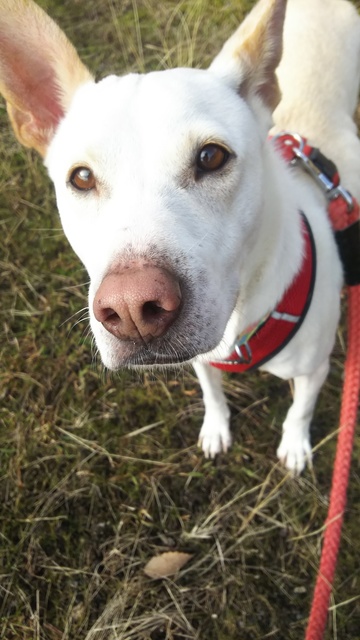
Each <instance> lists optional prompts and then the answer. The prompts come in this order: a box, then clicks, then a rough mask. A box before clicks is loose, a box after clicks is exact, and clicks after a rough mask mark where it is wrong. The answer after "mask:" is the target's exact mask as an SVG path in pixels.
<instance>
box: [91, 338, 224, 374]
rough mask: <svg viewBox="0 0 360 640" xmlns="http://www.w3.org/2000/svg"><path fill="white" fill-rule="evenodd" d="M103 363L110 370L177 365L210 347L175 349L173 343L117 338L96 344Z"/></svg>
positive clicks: (205, 351) (191, 359)
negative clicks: (109, 341)
mask: <svg viewBox="0 0 360 640" xmlns="http://www.w3.org/2000/svg"><path fill="white" fill-rule="evenodd" d="M98 348H99V352H100V356H101V360H102V363H103V365H104V366H105V367H106V368H107V369H110V370H111V371H118V370H119V369H124V368H128V369H129V368H130V369H142V368H144V369H145V368H147V369H150V368H161V367H178V366H181V365H185V364H187V363H190V362H192V361H193V360H194V359H196V358H197V357H198V356H199V355H201V354H204V353H207V352H208V351H210V350H211V349H210V348H200V347H199V346H196V345H187V347H186V348H185V349H184V348H182V349H175V348H174V346H173V345H169V344H160V345H155V344H151V345H145V344H141V345H139V344H136V343H133V342H123V341H119V340H117V341H116V342H115V344H112V345H111V347H110V345H106V346H105V347H103V348H102V347H101V345H98Z"/></svg>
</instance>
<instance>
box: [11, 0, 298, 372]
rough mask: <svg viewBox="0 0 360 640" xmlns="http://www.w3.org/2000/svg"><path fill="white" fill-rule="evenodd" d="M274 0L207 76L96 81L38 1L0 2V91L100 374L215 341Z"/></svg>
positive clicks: (278, 17)
mask: <svg viewBox="0 0 360 640" xmlns="http://www.w3.org/2000/svg"><path fill="white" fill-rule="evenodd" d="M285 4H286V1H285V0H260V2H259V3H258V5H256V7H255V8H254V9H253V11H252V12H251V14H249V16H248V17H247V19H246V20H245V21H244V22H243V24H242V25H241V26H240V27H239V29H238V30H237V32H236V33H235V34H234V35H233V36H232V37H231V38H230V40H229V41H228V42H227V43H226V44H225V46H224V47H223V50H222V51H221V52H220V54H219V55H218V56H217V58H215V60H214V62H213V64H212V65H211V66H210V68H209V69H208V70H206V71H205V70H204V71H202V70H195V69H174V70H168V71H159V72H153V73H149V74H147V75H137V74H131V75H127V76H123V77H115V76H110V77H107V78H105V79H104V80H102V81H100V82H98V83H96V82H95V81H94V80H93V78H92V76H91V74H90V73H89V71H88V70H87V69H86V68H85V67H84V65H83V64H82V63H81V61H80V60H79V58H78V56H77V54H76V52H75V50H74V49H73V47H72V45H70V43H69V42H68V41H67V39H66V37H65V36H64V34H63V33H62V32H61V31H60V29H59V28H58V27H57V26H56V25H55V24H54V23H53V22H52V21H51V19H50V18H49V17H48V16H47V15H46V14H45V13H43V11H42V10H41V9H40V8H39V7H38V6H37V5H35V4H34V3H32V2H31V1H30V0H0V90H1V92H2V93H3V95H4V96H5V99H6V101H7V104H8V111H9V115H10V118H11V121H12V124H13V127H14V130H15V133H16V135H17V137H18V139H19V140H20V141H21V142H22V143H23V144H24V145H26V146H30V147H33V148H35V149H37V150H38V151H39V152H40V153H41V155H42V156H43V157H44V161H45V164H46V166H47V168H48V171H49V174H50V176H51V178H52V180H53V182H54V185H55V189H56V195H57V202H58V207H59V212H60V217H61V221H62V224H63V227H64V231H65V234H66V236H67V237H68V239H69V241H70V243H71V245H72V247H73V248H74V250H75V252H76V253H77V254H78V256H79V257H80V259H81V260H82V262H83V263H84V265H85V267H86V269H87V271H88V273H89V276H90V283H91V284H90V290H89V309H90V316H91V326H92V330H93V332H94V335H95V338H96V342H97V346H98V348H99V350H100V353H101V357H102V359H103V362H104V364H105V365H106V366H108V367H109V368H112V369H116V368H118V367H120V366H123V365H154V364H159V365H163V364H169V363H179V362H184V361H189V360H192V359H194V358H196V357H197V356H198V355H199V354H207V353H208V354H209V355H210V352H213V351H214V349H216V347H217V345H218V344H219V343H220V342H221V339H222V337H223V335H224V331H225V328H226V326H227V325H228V323H229V320H230V318H231V316H232V313H233V311H234V309H235V307H236V304H237V301H238V299H239V295H241V289H242V286H245V285H244V281H243V276H242V274H244V273H246V265H247V263H248V262H249V261H250V260H251V255H252V252H253V250H254V246H255V244H256V236H257V231H258V228H259V224H261V214H262V200H263V192H262V184H263V179H264V177H263V155H264V154H263V146H264V140H265V137H266V133H267V129H268V125H269V115H268V114H269V113H270V112H271V110H272V109H273V108H274V106H275V105H276V103H277V100H278V87H277V82H276V77H275V69H276V67H277V64H278V62H279V59H280V56H281V41H282V38H281V33H282V25H283V19H284V12H285ZM39 34H41V38H42V42H41V46H39Z"/></svg>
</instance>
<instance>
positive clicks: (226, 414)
mask: <svg viewBox="0 0 360 640" xmlns="http://www.w3.org/2000/svg"><path fill="white" fill-rule="evenodd" d="M194 369H195V371H196V374H197V377H198V378H199V382H200V386H201V390H202V393H203V398H204V404H205V416H204V422H203V425H202V427H201V431H200V434H199V446H201V448H202V450H203V452H204V454H205V456H206V458H214V457H215V456H216V454H217V453H220V452H221V451H225V452H226V451H227V450H228V448H229V447H230V445H231V435H230V428H229V423H230V410H229V407H228V405H227V402H226V397H225V394H224V392H223V389H222V383H221V378H222V374H221V371H219V369H215V368H214V367H212V366H210V365H208V364H194Z"/></svg>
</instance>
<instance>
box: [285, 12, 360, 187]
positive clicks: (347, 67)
mask: <svg viewBox="0 0 360 640" xmlns="http://www.w3.org/2000/svg"><path fill="white" fill-rule="evenodd" d="M283 42H284V49H283V57H282V60H281V63H280V65H279V68H278V71H277V75H278V79H279V84H280V89H281V94H282V99H281V102H280V104H279V106H278V107H277V109H276V110H275V112H274V122H275V129H276V130H284V129H286V130H291V131H299V132H301V134H302V135H303V136H306V137H307V138H309V139H310V140H311V142H312V144H314V145H316V146H318V147H320V148H321V150H322V151H323V153H325V155H327V156H328V157H329V158H331V159H332V160H333V161H334V162H335V163H336V164H337V166H338V168H339V171H340V175H341V178H342V182H343V184H344V186H345V187H346V188H347V189H349V190H350V191H351V192H352V193H353V195H355V196H356V197H357V198H360V143H359V140H358V138H357V136H356V125H355V124H354V120H353V116H354V112H355V109H356V105H357V100H358V92H359V82H360V18H359V15H358V13H357V11H356V9H355V7H354V6H353V5H352V4H350V3H349V2H347V0H288V5H287V12H286V19H285V28H284V40H283Z"/></svg>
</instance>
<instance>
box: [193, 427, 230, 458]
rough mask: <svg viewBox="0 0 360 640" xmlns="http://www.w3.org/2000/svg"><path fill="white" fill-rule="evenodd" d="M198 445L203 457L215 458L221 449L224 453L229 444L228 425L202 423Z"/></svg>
mask: <svg viewBox="0 0 360 640" xmlns="http://www.w3.org/2000/svg"><path fill="white" fill-rule="evenodd" d="M198 445H199V447H201V448H202V450H203V452H204V455H205V458H215V456H216V455H217V454H218V453H221V452H222V451H223V452H224V453H226V452H227V451H228V449H229V447H230V446H231V434H230V431H229V427H228V425H225V426H224V425H222V426H219V425H217V426H214V425H209V424H208V423H204V424H203V426H202V429H201V431H200V434H199V440H198Z"/></svg>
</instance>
